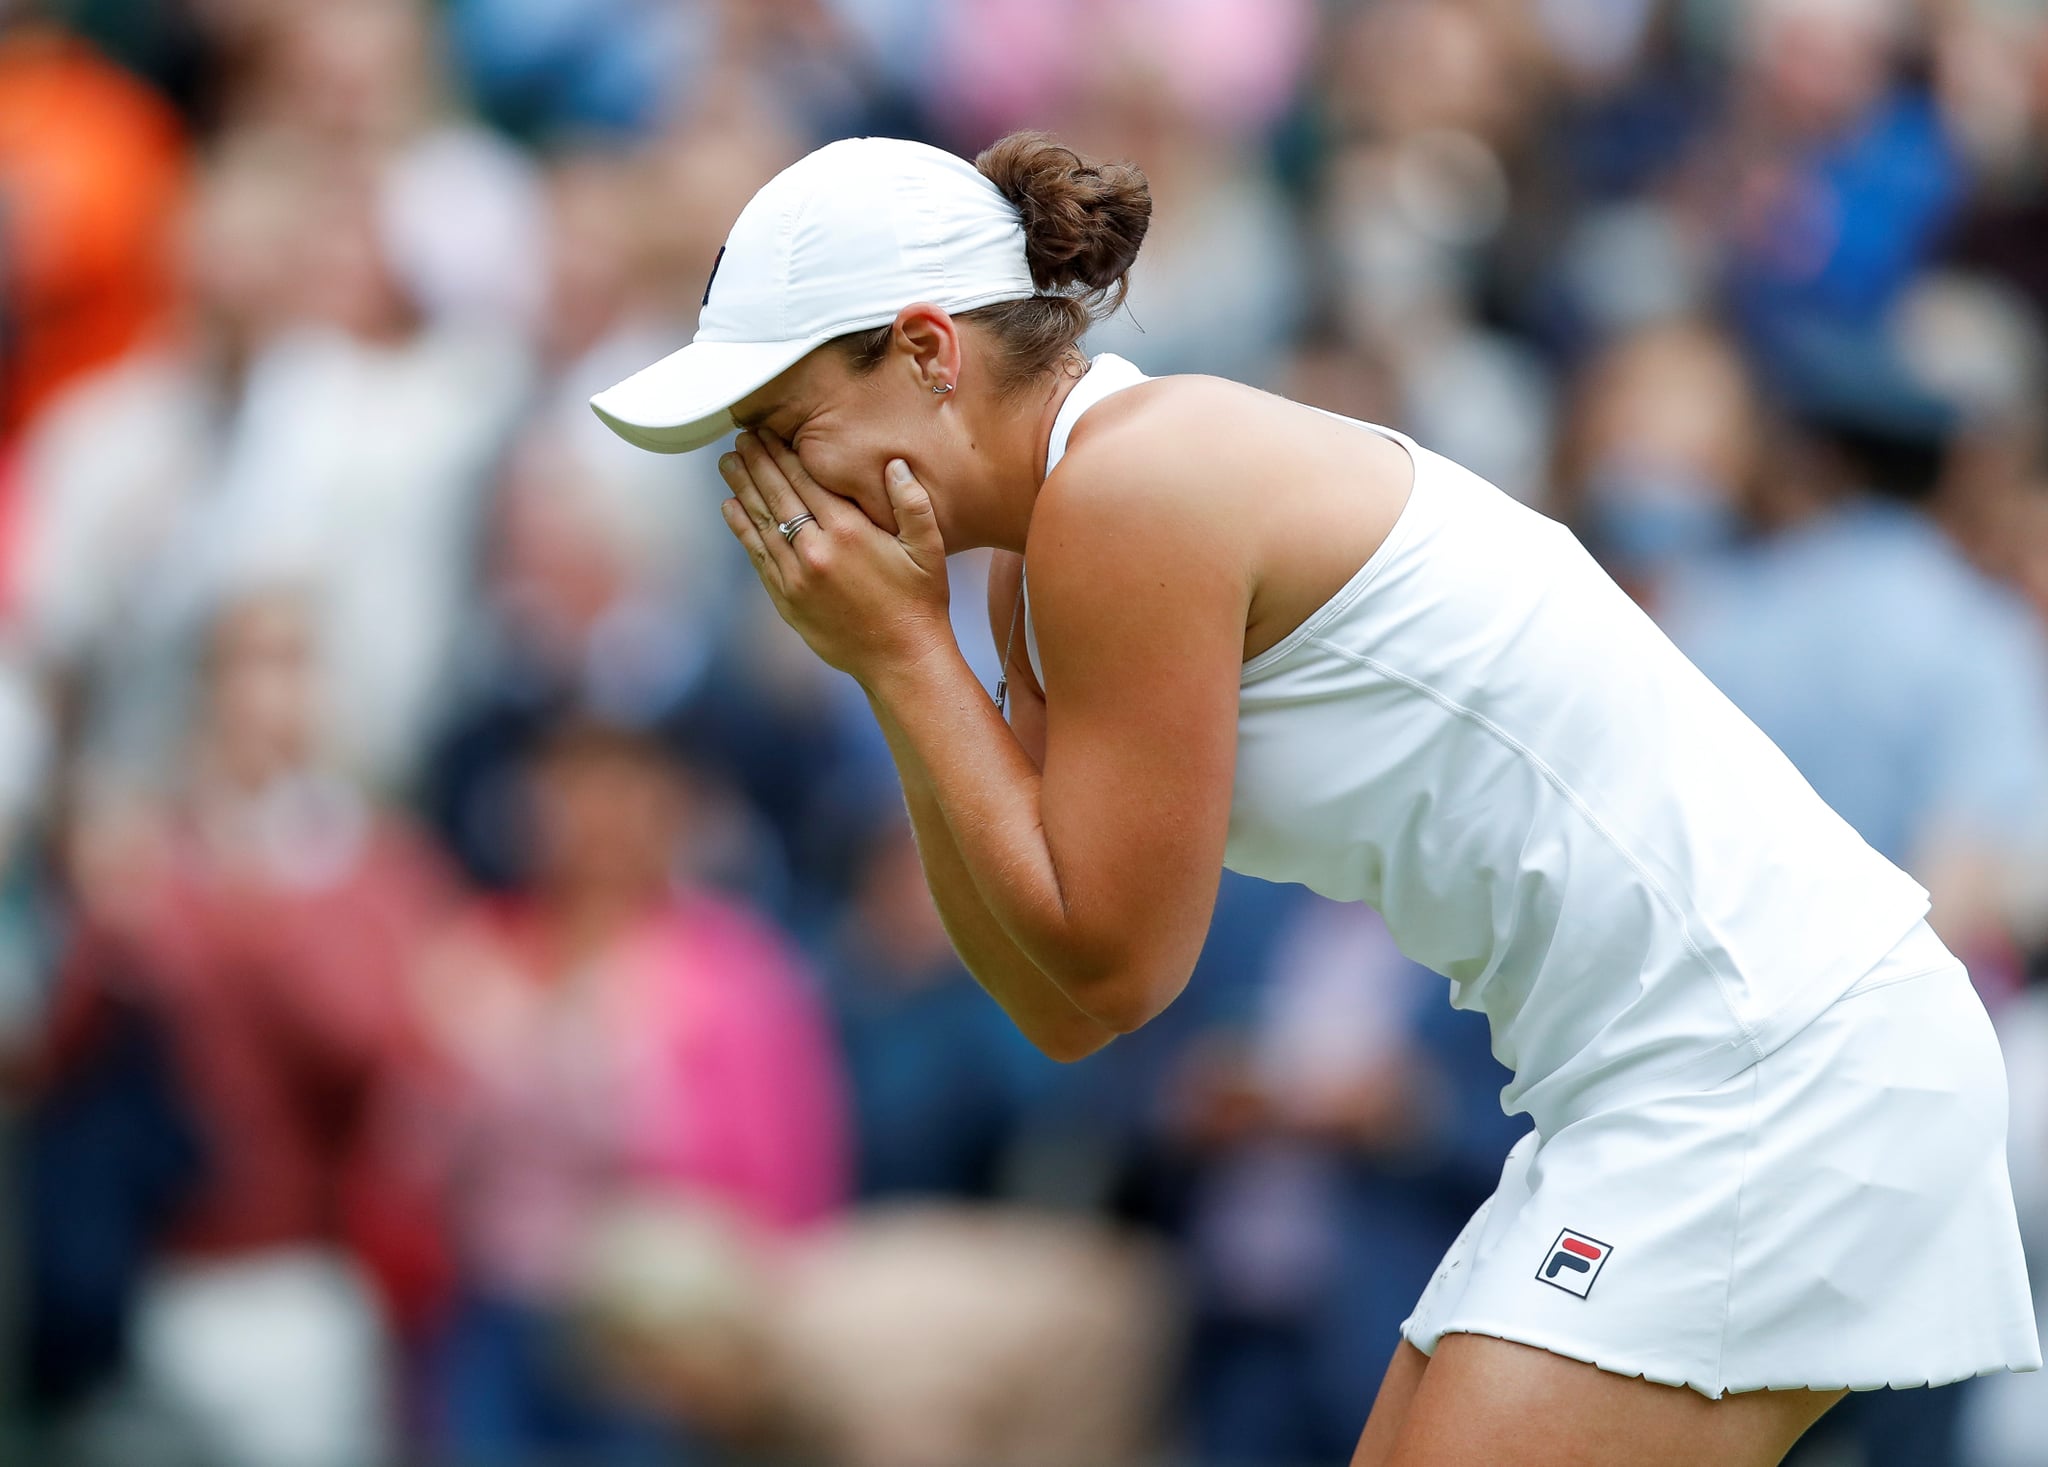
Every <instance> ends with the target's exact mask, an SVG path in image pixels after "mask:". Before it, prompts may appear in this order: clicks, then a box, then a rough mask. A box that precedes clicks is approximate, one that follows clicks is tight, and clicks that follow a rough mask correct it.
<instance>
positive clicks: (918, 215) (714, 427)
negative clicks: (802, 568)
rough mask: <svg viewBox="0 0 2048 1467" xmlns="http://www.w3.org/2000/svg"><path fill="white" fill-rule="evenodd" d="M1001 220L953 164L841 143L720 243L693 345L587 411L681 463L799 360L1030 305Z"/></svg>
mask: <svg viewBox="0 0 2048 1467" xmlns="http://www.w3.org/2000/svg"><path fill="white" fill-rule="evenodd" d="M1037 293H1038V292H1037V289H1036V287H1035V286H1034V285H1033V284H1032V281H1031V270H1030V267H1029V266H1028V265H1027V264H1026V263H1025V260H1024V225H1023V221H1022V219H1021V218H1020V217H1019V215H1018V213H1017V209H1016V206H1015V205H1013V204H1012V203H1011V202H1010V201H1009V200H1008V199H1006V198H1004V197H1003V195H1002V193H1001V191H1000V190H998V189H997V188H996V186H995V185H994V184H993V183H990V182H989V181H988V179H986V178H984V177H983V176H982V175H981V173H980V172H979V171H977V170H976V168H975V167H974V165H973V164H972V163H969V162H968V161H967V160H966V159H964V158H958V157H955V156H954V155H953V154H951V153H948V152H945V151H943V150H942V149H939V148H932V147H927V146H926V145H925V144H923V143H913V142H906V141H903V140H902V139H899V138H849V139H847V140H846V141H844V142H837V143H830V144H828V145H826V146H825V147H822V148H820V149H818V150H817V151H816V152H814V153H811V154H809V155H808V156H806V157H804V158H801V159H799V160H798V161H797V162H795V163H792V164H791V165H790V166H789V167H787V168H785V169H783V170H782V172H780V173H778V174H776V175H775V177H773V178H771V179H770V180H768V182H767V183H766V184H764V185H762V187H761V191H760V192H759V193H757V194H755V195H754V197H753V198H752V199H751V200H750V201H749V202H748V204H747V207H746V208H744V209H742V210H741V211H740V217H739V219H738V220H737V222H735V223H734V224H733V227H732V233H731V234H729V235H727V236H726V240H725V248H723V249H721V250H720V251H719V252H718V260H717V263H716V264H714V265H713V266H712V269H711V279H710V281H709V282H708V283H707V284H706V285H705V287H704V310H703V314H702V315H701V316H700V317H699V318H698V324H697V335H696V338H695V339H694V340H693V341H691V343H690V344H689V345H688V346H686V347H684V348H683V349H682V350H681V351H679V352H675V353H674V354H672V355H670V356H666V357H663V358H662V359H661V360H660V361H658V362H656V363H655V364H654V365H653V366H651V367H645V368H642V369H641V370H640V371H638V372H635V373H634V374H633V375H632V376H630V377H628V378H627V379H626V380H625V381H623V382H621V383H618V384H617V385H616V386H613V387H607V388H606V389H605V390H604V391H603V392H600V393H598V394H597V396H595V397H593V398H591V399H590V406H591V407H592V408H593V409H594V410H595V411H596V413H597V415H598V416H599V417H600V418H602V419H604V421H605V423H606V425H607V426H608V427H610V428H611V430H612V431H613V432H615V433H617V434H618V435H619V436H620V437H621V438H624V439H625V440H626V441H627V442H628V443H632V444H637V445H638V446H639V447H641V448H647V449H652V450H653V451H654V452H656V453H687V452H689V451H690V450H691V449H693V448H702V447H703V446H704V445H705V444H707V443H712V442H715V441H716V440H718V439H719V438H722V437H724V436H725V435H726V434H727V433H730V432H731V431H732V430H733V429H734V427H735V426H736V425H735V424H734V422H733V419H732V405H733V404H734V403H736V402H738V401H739V400H740V399H741V398H743V397H745V396H746V395H747V394H748V393H750V392H753V391H754V390H755V389H756V388H759V387H761V386H763V385H764V384H766V383H767V382H769V381H771V380H772V379H774V378H775V377H777V376H778V375H780V374H781V373H782V372H784V371H786V370H787V369H788V368H790V367H792V366H794V365H795V364H796V363H797V361H798V360H800V359H801V358H802V357H803V356H804V355H805V354H806V353H808V352H810V351H812V350H813V349H814V348H816V347H819V346H821V345H823V344H824V343H825V342H828V341H830V340H832V338H834V337H835V336H844V335H846V334H847V333H849V332H853V331H866V330H870V329H872V328H874V327H876V326H886V325H887V324H888V323H889V322H891V321H893V320H895V319H896V313H897V312H898V311H900V310H902V309H903V307H905V306H907V305H910V304H911V303H912V302H915V301H929V302H931V303H932V304H933V305H935V306H939V307H941V308H943V309H945V310H948V311H971V310H973V309H975V308H976V307H977V306H987V305H993V304H995V303H996V302H997V301H1011V300H1020V299H1022V298H1024V297H1026V296H1030V295H1035V294H1037Z"/></svg>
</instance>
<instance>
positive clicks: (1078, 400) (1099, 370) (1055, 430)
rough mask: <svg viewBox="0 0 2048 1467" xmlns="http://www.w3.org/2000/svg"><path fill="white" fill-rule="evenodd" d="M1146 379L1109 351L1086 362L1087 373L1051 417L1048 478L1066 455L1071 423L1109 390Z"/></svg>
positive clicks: (1110, 391) (1109, 392) (1108, 393)
mask: <svg viewBox="0 0 2048 1467" xmlns="http://www.w3.org/2000/svg"><path fill="white" fill-rule="evenodd" d="M1145 380H1146V377H1145V374H1144V373H1143V372H1141V371H1139V370H1138V369H1137V368H1136V367H1134V366H1132V365H1131V364H1130V363H1129V362H1127V361H1125V360H1124V359H1123V358H1122V357H1120V356H1116V355H1114V354H1112V353H1110V352H1104V353H1102V354H1101V355H1100V356H1098V357H1096V358H1095V359H1094V360H1092V361H1091V362H1089V364H1088V371H1087V373H1086V374H1085V375H1083V377H1082V378H1081V380H1080V381H1079V382H1076V383H1075V384H1074V385H1073V387H1072V389H1071V390H1069V391H1068V393H1067V400H1066V401H1065V402H1063V403H1061V404H1060V410H1059V412H1058V413H1057V414H1055V415H1054V417H1053V420H1052V437H1051V438H1050V439H1049V440H1048V441H1047V443H1046V446H1045V472H1046V475H1047V477H1048V478H1049V477H1051V475H1052V471H1053V469H1054V468H1055V467H1056V466H1057V465H1058V464H1059V461H1060V460H1061V459H1062V458H1064V457H1066V453H1067V439H1068V438H1070V437H1072V436H1073V432H1074V424H1076V423H1078V422H1080V421H1081V414H1083V413H1085V412H1087V411H1088V409H1090V408H1092V407H1094V406H1095V404H1097V403H1098V402H1101V401H1102V399H1104V398H1105V397H1108V396H1109V395H1110V394H1111V393H1112V392H1121V391H1122V390H1123V389H1124V388H1126V387H1135V386H1137V385H1138V384H1139V383H1140V382H1143V381H1145Z"/></svg>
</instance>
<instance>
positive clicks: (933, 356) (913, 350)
mask: <svg viewBox="0 0 2048 1467" xmlns="http://www.w3.org/2000/svg"><path fill="white" fill-rule="evenodd" d="M893 337H894V340H893V345H894V346H895V348H896V352H897V355H898V358H899V360H900V361H901V362H902V364H903V366H904V367H905V368H907V369H908V370H909V371H910V373H911V375H912V376H913V377H915V378H916V381H917V385H918V386H919V387H920V388H922V389H923V390H924V391H926V392H929V393H933V394H935V395H943V393H942V392H941V389H942V388H946V387H957V386H959V385H960V364H961V361H962V358H963V355H964V353H963V351H962V346H963V343H962V342H961V340H960V323H959V322H957V321H955V320H954V319H953V318H952V317H951V316H949V315H947V314H946V313H945V312H944V311H943V310H941V309H939V307H937V306H935V305H932V304H930V303H929V302H927V301H919V302H917V303H916V304H914V305H908V306H905V307H904V308H903V309H902V310H900V311H898V312H897V313H896V324H895V326H894V328H893Z"/></svg>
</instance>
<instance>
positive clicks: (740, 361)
mask: <svg viewBox="0 0 2048 1467" xmlns="http://www.w3.org/2000/svg"><path fill="white" fill-rule="evenodd" d="M822 344H823V343H822V342H820V341H693V342H691V343H690V344H689V345H688V346H686V347H684V348H683V349H682V350H681V351H679V352H673V353H671V354H670V355H668V356H665V357H663V358H662V359H661V360H660V361H658V362H656V363H655V364H654V365H653V366H651V367H642V368H641V369H640V370H639V371H637V372H635V373H634V374H633V375H632V376H630V377H628V378H627V379H626V380H625V381H623V382H620V383H617V384H615V385H613V386H611V387H607V388H606V389H605V390H604V391H602V392H600V393H598V394H597V395H596V396H595V397H593V398H591V399H590V407H591V411H593V412H595V413H596V414H597V415H598V417H600V418H602V419H603V420H604V424H605V426H606V427H608V428H610V429H611V430H612V431H613V432H614V433H616V434H618V435H619V436H620V437H621V438H623V439H625V440H626V441H627V442H628V443H630V444H633V445H634V446H635V447H637V448H645V449H648V450H650V451H652V452H654V453H688V452H689V451H690V450H691V449H693V448H702V447H704V445H706V444H707V443H716V442H717V441H718V440H719V439H720V438H723V437H724V436H725V435H726V434H728V433H730V432H732V431H733V429H734V428H736V427H737V426H738V424H736V423H734V422H733V420H732V405H733V404H734V403H736V402H738V401H739V400H740V399H741V398H743V397H745V396H746V395H747V394H748V393H750V392H753V391H755V390H756V389H758V388H761V387H764V386H766V385H767V384H768V383H770V382H772V381H773V380H775V378H777V377H779V376H781V375H782V374H783V373H784V372H786V371H788V370H789V369H790V368H791V367H793V366H795V365H796V364H797V363H798V362H799V361H801V360H802V359H803V358H804V357H805V356H806V355H807V354H808V353H810V352H811V351H813V350H814V349H816V348H817V347H818V346H820V345H822Z"/></svg>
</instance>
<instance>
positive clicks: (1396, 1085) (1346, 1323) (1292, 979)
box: [1169, 898, 1525, 1463]
mask: <svg viewBox="0 0 2048 1467" xmlns="http://www.w3.org/2000/svg"><path fill="white" fill-rule="evenodd" d="M1505 1076H1506V1072H1505V1071H1504V1070H1502V1069H1501V1067H1500V1066H1499V1065H1498V1064H1497V1063H1495V1061H1494V1059H1493V1056H1492V1054H1491V1052H1490V1051H1489V1049H1488V1042H1487V1034H1486V1028H1485V1025H1484V1024H1483V1023H1481V1022H1479V1021H1477V1020H1476V1019H1474V1018H1473V1016H1471V1015H1469V1014H1460V1013H1457V1012H1456V1011H1454V1010H1452V1009H1451V1008H1450V1007H1449V1005H1448V1004H1446V1003H1445V1002H1444V994H1443V988H1442V980H1441V979H1439V978H1438V977H1437V976H1436V975H1435V974H1433V973H1430V972H1428V971H1426V970H1424V969H1422V968H1419V967H1417V966H1416V965H1414V964H1413V963H1410V962H1409V961H1407V959H1405V958H1403V957H1402V956H1401V955H1400V953H1399V952H1397V951H1396V950H1395V948H1394V945H1393V940H1392V939H1391V938H1390V937H1388V936H1387V932H1386V927H1385V925H1384V924H1383V923H1382V922H1381V921H1380V919H1379V917H1378V916H1377V915H1376V914H1374V913H1373V912H1371V911H1369V910H1368V909H1366V908H1364V907H1359V906H1345V905H1340V904H1338V903H1333V902H1327V901H1324V900H1322V899H1321V898H1314V899H1306V898H1305V899H1303V900H1302V901H1300V902H1299V903H1297V904H1296V908H1295V915H1294V918H1293V920H1292V921H1291V922H1290V923H1289V924H1288V926H1287V928H1286V929H1285V930H1284V933H1283V935H1282V936H1281V938H1280V943H1279V946H1278V948H1277V950H1276V951H1275V953H1274V955H1273V962H1272V967H1271V968H1270V970H1269V971H1268V973H1267V974H1266V985H1265V987H1264V988H1263V989H1262V991H1261V993H1260V995H1259V1005H1258V1009H1257V1012H1256V1014H1255V1015H1254V1017H1253V1020H1252V1023H1251V1025H1250V1027H1249V1028H1248V1029H1247V1030H1245V1031H1244V1032H1242V1033H1241V1034H1235V1035H1233V1034H1232V1033H1231V1031H1229V1030H1227V1029H1219V1030H1217V1031H1215V1032H1214V1033H1213V1034H1212V1035H1211V1037H1210V1040H1209V1042H1208V1043H1207V1044H1206V1045H1204V1046H1201V1047H1198V1048H1196V1049H1194V1050H1192V1051H1191V1052H1190V1054H1189V1056H1188V1063H1187V1064H1186V1066H1185V1067H1184V1070H1183V1073H1182V1074H1181V1075H1180V1077H1179V1078H1178V1081H1177V1083H1176V1084H1175V1085H1174V1086H1173V1088H1172V1089H1171V1090H1170V1091H1169V1101H1170V1104H1171V1105H1172V1111H1171V1118H1170V1125H1171V1126H1172V1128H1173V1130H1174V1131H1175V1132H1176V1133H1177V1135H1178V1138H1179V1139H1180V1141H1181V1144H1182V1145H1183V1146H1186V1147H1188V1148H1190V1149H1191V1150H1192V1153H1193V1154H1194V1155H1195V1156H1196V1157H1198V1158H1199V1161H1198V1162H1197V1163H1196V1166H1197V1170H1196V1180H1195V1184H1194V1201H1193V1207H1192V1212H1191V1215H1190V1218H1189V1222H1188V1229H1189V1248H1190V1251H1191V1253H1192V1266H1193V1270H1194V1275H1195V1305H1196V1308H1197V1310H1198V1311H1199V1313H1198V1326H1197V1334H1196V1354H1195V1360H1194V1373H1193V1378H1192V1384H1191V1400H1192V1404H1193V1414H1194V1426H1195V1431H1196V1446H1197V1450H1198V1453H1199V1460H1201V1461H1204V1462H1216V1463H1243V1462H1320V1461H1340V1460H1343V1459H1344V1458H1345V1456H1346V1454H1347V1453H1349V1451H1350V1450H1351V1448H1352V1446H1353V1445H1354V1444H1355V1443H1356V1441H1357V1439H1358V1433H1359V1431H1360V1429H1361V1428H1362V1427H1363V1426H1364V1425H1365V1412H1366V1410H1367V1408H1369V1406H1370V1405H1371V1399H1370V1398H1371V1391H1372V1385H1373V1383H1374V1382H1376V1381H1377V1380H1378V1379H1379V1377H1380V1375H1381V1374H1382V1373H1383V1372H1384V1371H1385V1369H1386V1365H1387V1361H1388V1360H1389V1359H1390V1358H1391V1357H1392V1354H1393V1351H1394V1346H1395V1344H1396V1342H1397V1340H1398V1338H1399V1331H1400V1325H1401V1321H1402V1320H1403V1319H1405V1318H1406V1317H1407V1316H1408V1313H1409V1311H1410V1310H1411V1309H1412V1308H1413V1307H1414V1304H1415V1301H1416V1299H1417V1298H1419V1297H1420V1296H1421V1293H1422V1290H1423V1287H1424V1286H1425V1285H1426V1284H1427V1283H1428V1282H1429V1278H1430V1275H1431V1274H1432V1273H1433V1272H1435V1270H1436V1266H1437V1263H1438V1262H1439V1260H1440V1259H1441V1257H1442V1255H1443V1251H1444V1249H1445V1248H1446V1247H1447V1246H1448V1245H1449V1241H1450V1239H1451V1238H1453V1237H1455V1236H1456V1234H1457V1231H1458V1229H1459V1228H1461V1227H1462V1226H1463V1225H1464V1222H1465V1219H1466V1218H1468V1217H1469V1216H1471V1214H1472V1212H1473V1210H1474V1209H1475V1208H1477V1207H1478V1205H1479V1204H1480V1203H1481V1202H1483V1201H1484V1200H1485V1199H1486V1198H1487V1196H1488V1195H1489V1194H1490V1193H1491V1192H1492V1190H1493V1186H1494V1183H1495V1182H1496V1181H1497V1180H1498V1179H1499V1175H1500V1165H1501V1162H1502V1160H1503V1158H1505V1156H1506V1155H1507V1152H1508V1148H1509V1147H1510V1146H1511V1145H1512V1144H1513V1143H1514V1141H1515V1139H1516V1137H1517V1136H1519V1135H1520V1134H1521V1132H1522V1131H1523V1130H1524V1129H1525V1123H1524V1122H1522V1121H1521V1120H1519V1119H1516V1118H1510V1117H1508V1116H1506V1115H1504V1114H1503V1113H1502V1112H1501V1108H1500V1087H1501V1085H1502V1084H1503V1083H1504V1081H1505Z"/></svg>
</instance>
